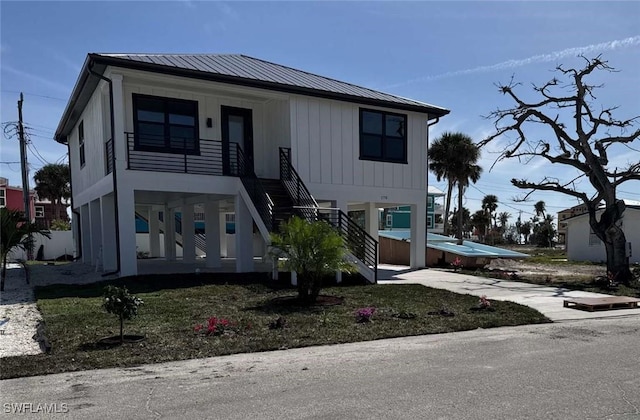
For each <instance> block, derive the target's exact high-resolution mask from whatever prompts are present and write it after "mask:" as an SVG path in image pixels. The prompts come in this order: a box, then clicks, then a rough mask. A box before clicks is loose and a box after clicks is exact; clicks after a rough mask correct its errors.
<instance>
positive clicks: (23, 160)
mask: <svg viewBox="0 0 640 420" xmlns="http://www.w3.org/2000/svg"><path fill="white" fill-rule="evenodd" d="M23 100H24V98H23V96H22V92H20V100H19V101H18V136H19V140H20V165H21V167H22V198H23V199H24V216H25V218H26V219H27V221H28V222H29V223H31V206H30V205H29V204H30V200H29V166H28V164H27V141H26V139H25V138H24V124H23V123H22V101H23Z"/></svg>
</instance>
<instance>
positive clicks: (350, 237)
mask: <svg viewBox="0 0 640 420" xmlns="http://www.w3.org/2000/svg"><path fill="white" fill-rule="evenodd" d="M280 181H281V182H282V184H283V185H284V186H285V189H286V190H287V193H288V194H289V196H290V197H291V200H292V201H293V203H294V211H295V212H296V213H297V214H299V215H300V216H301V217H302V218H304V219H306V220H309V221H313V220H325V221H327V222H329V223H330V224H331V225H332V226H333V227H334V228H335V229H336V230H337V231H338V232H339V233H340V235H341V236H342V238H343V240H344V241H345V244H346V246H347V248H348V249H349V250H350V251H351V253H352V254H353V255H354V256H355V257H356V258H358V259H359V260H360V261H361V262H362V263H363V264H365V265H366V266H368V267H369V268H371V269H372V270H373V271H374V276H375V281H376V282H377V281H378V241H376V240H375V239H374V238H373V236H371V235H369V234H368V233H367V231H366V230H364V229H363V228H362V227H360V225H358V224H357V223H356V222H354V221H353V220H352V219H351V218H350V217H349V215H347V214H346V213H345V212H344V211H342V210H341V209H335V208H321V207H319V206H318V203H317V202H316V200H315V198H313V196H312V195H311V193H310V192H309V190H308V189H307V186H306V185H305V184H304V182H303V181H302V179H301V178H300V176H299V175H298V172H297V171H296V170H295V168H294V167H293V165H292V164H291V149H289V148H284V147H281V148H280Z"/></svg>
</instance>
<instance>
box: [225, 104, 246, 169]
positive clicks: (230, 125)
mask: <svg viewBox="0 0 640 420" xmlns="http://www.w3.org/2000/svg"><path fill="white" fill-rule="evenodd" d="M221 121H222V127H221V128H222V151H223V172H224V174H225V175H229V174H231V172H232V166H231V162H236V156H235V155H234V154H235V153H236V150H235V147H234V146H232V145H231V144H232V143H237V144H238V145H239V146H240V147H241V148H242V152H243V154H244V156H245V158H246V164H247V168H246V169H250V170H252V171H253V124H252V113H251V110H250V109H246V108H234V107H230V106H223V107H222V118H221Z"/></svg>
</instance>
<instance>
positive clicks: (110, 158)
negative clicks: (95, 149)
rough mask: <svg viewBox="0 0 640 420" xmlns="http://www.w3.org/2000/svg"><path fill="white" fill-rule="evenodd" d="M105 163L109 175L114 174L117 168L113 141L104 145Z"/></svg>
mask: <svg viewBox="0 0 640 420" xmlns="http://www.w3.org/2000/svg"><path fill="white" fill-rule="evenodd" d="M104 149H105V150H104V153H105V162H106V163H107V175H108V174H110V173H111V172H113V167H114V166H115V161H114V156H115V155H114V154H113V139H109V140H107V142H106V143H105V145H104Z"/></svg>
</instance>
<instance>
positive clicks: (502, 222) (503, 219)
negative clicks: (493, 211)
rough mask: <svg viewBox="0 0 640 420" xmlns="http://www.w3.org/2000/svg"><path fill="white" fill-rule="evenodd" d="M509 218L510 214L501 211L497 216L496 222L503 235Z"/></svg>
mask: <svg viewBox="0 0 640 420" xmlns="http://www.w3.org/2000/svg"><path fill="white" fill-rule="evenodd" d="M510 218H511V214H510V213H509V212H507V211H503V212H502V213H500V214H499V215H498V220H500V230H502V232H503V233H504V231H505V230H506V228H507V222H508V221H509V219H510Z"/></svg>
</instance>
